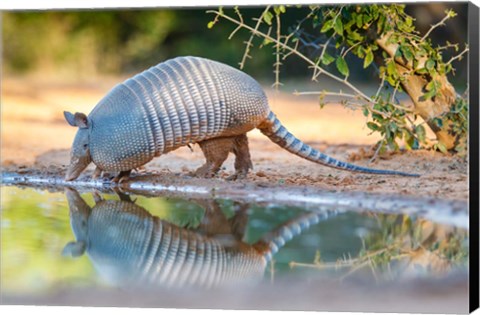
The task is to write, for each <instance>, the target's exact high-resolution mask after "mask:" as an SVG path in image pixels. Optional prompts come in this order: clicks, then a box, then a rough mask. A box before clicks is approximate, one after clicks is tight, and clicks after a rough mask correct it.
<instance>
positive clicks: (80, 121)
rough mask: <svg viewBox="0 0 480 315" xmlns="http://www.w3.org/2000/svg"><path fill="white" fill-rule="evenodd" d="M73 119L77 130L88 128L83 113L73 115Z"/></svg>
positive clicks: (86, 119)
mask: <svg viewBox="0 0 480 315" xmlns="http://www.w3.org/2000/svg"><path fill="white" fill-rule="evenodd" d="M74 117H75V123H76V125H77V126H78V128H82V129H84V128H88V118H87V116H86V115H85V114H84V113H75V116H74Z"/></svg>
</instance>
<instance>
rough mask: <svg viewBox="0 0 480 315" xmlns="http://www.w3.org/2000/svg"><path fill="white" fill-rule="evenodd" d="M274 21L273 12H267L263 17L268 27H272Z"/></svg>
mask: <svg viewBox="0 0 480 315" xmlns="http://www.w3.org/2000/svg"><path fill="white" fill-rule="evenodd" d="M272 19H273V14H272V12H270V11H267V12H265V14H264V15H263V20H264V21H265V23H267V24H268V25H272Z"/></svg>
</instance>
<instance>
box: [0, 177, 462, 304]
mask: <svg viewBox="0 0 480 315" xmlns="http://www.w3.org/2000/svg"><path fill="white" fill-rule="evenodd" d="M1 194H2V196H1V197H2V200H1V202H2V210H1V211H2V212H1V214H2V220H1V286H2V292H1V295H2V298H3V301H4V302H7V303H8V302H9V301H10V303H23V304H29V303H41V304H74V305H76V304H84V303H87V304H89V303H91V304H92V305H97V304H99V305H102V303H101V301H100V302H99V301H95V298H96V295H95V294H91V293H92V292H97V291H98V292H102V294H103V295H101V294H99V295H98V296H105V292H107V293H108V294H107V296H108V302H105V304H113V305H115V304H119V305H124V304H122V303H121V302H122V300H121V299H122V297H124V296H125V292H128V296H129V297H130V298H132V299H133V302H131V303H130V304H128V305H133V306H144V305H142V302H141V301H142V296H141V295H142V294H143V293H141V294H140V296H139V298H138V299H134V298H133V297H134V296H135V295H134V294H133V293H132V294H131V292H135V293H136V294H139V292H147V293H148V294H151V293H152V292H167V291H162V290H165V289H168V290H169V291H168V292H169V293H171V292H191V291H188V290H196V291H195V292H204V291H208V290H217V291H215V292H217V293H218V292H222V291H218V290H227V291H223V292H228V290H231V289H232V288H234V289H235V292H236V293H237V294H239V292H244V294H251V293H252V292H255V288H264V286H265V285H267V286H268V288H269V290H271V291H275V288H276V287H280V286H283V287H286V288H287V289H288V287H290V289H291V288H294V287H298V288H299V289H300V288H302V286H304V285H307V286H308V291H309V292H310V293H312V292H315V290H317V289H318V292H319V294H320V292H322V290H325V285H327V287H328V286H329V285H331V286H332V287H334V286H337V285H339V286H340V287H341V286H342V284H344V283H347V284H348V283H356V284H357V286H358V287H361V288H362V290H363V289H366V290H370V289H375V288H377V289H378V288H380V291H381V290H382V289H381V288H383V287H385V286H386V285H390V286H392V284H396V283H405V282H407V283H408V281H418V280H419V279H420V280H425V279H427V280H432V279H434V280H435V281H437V280H438V279H440V280H438V281H443V280H442V279H448V280H445V281H444V282H443V284H444V285H445V283H446V284H448V283H450V282H451V279H452V276H451V275H452V274H453V275H456V274H461V275H463V273H464V272H466V271H467V270H468V232H467V231H465V230H462V229H458V228H455V227H450V226H444V225H438V224H434V223H432V222H429V221H426V220H422V219H419V218H415V217H408V216H405V215H398V216H395V215H382V214H378V213H377V214H373V213H363V214H361V213H357V212H348V211H343V212H338V211H336V210H335V209H318V210H317V211H305V210H304V209H301V208H294V207H287V206H282V205H271V204H269V205H258V204H243V203H238V202H234V201H232V200H204V199H203V200H201V199H198V200H183V199H179V198H170V197H144V196H139V195H125V194H119V195H117V194H113V193H112V194H100V193H96V192H81V193H79V192H77V191H75V190H73V189H66V190H65V191H64V192H48V191H47V190H36V189H32V188H19V187H14V186H3V187H2V188H1ZM453 278H454V279H456V278H455V277H453ZM457 278H458V277H457ZM462 281H463V278H462ZM317 283H318V284H319V285H317ZM358 283H360V285H358ZM454 283H455V285H457V282H455V281H454ZM320 284H322V285H323V288H322V287H321V285H320ZM155 290H158V291H155ZM172 290H173V291H172ZM175 290H177V291H175ZM182 290H183V291H182ZM85 291H88V292H90V295H85V294H83V295H79V294H77V292H85ZM69 292H71V294H69ZM262 292H264V290H263V289H262ZM117 293H118V295H117ZM147 293H145V294H147ZM314 295H315V294H314ZM216 296H217V297H219V296H221V295H216ZM170 300H171V299H170ZM264 300H265V299H264ZM135 301H137V302H135ZM156 301H157V302H158V303H157V304H155V303H154V305H155V306H171V305H172V304H169V303H163V302H162V299H160V298H159V299H157V300H156ZM225 301H226V300H225ZM225 301H224V302H225ZM248 301H252V299H245V301H244V302H242V304H241V305H240V308H272V306H271V305H270V304H268V303H266V304H265V305H259V304H258V303H252V304H249V302H248ZM95 302H99V303H95ZM123 302H124V301H123ZM284 302H285V301H284ZM162 303H163V304H162ZM172 303H173V302H172ZM178 303H180V304H175V303H174V305H184V306H185V307H189V305H190V304H189V303H187V302H186V301H185V302H181V301H180V302H178ZM182 303H184V304H182ZM225 303H226V304H221V303H220V304H215V303H213V302H211V303H210V304H209V303H208V302H207V303H205V304H204V305H205V306H210V305H211V306H212V307H215V306H216V305H220V306H223V307H225V306H226V307H229V306H232V307H233V308H236V307H237V308H238V305H237V304H235V303H233V304H228V303H227V302H225ZM269 303H270V302H269ZM146 304H148V305H151V303H146ZM380 304H381V303H380ZM195 305H199V304H193V306H195ZM202 305H203V304H202ZM280 305H281V303H280ZM302 305H305V304H302ZM145 306H146V305H145ZM287 308H288V307H287ZM294 309H295V307H294ZM305 309H319V310H321V309H325V308H322V307H321V306H320V303H319V305H318V306H315V305H313V306H308V307H307V306H306V307H305ZM347 309H348V308H347ZM340 310H342V309H340ZM343 310H345V308H343ZM407 310H408V309H407Z"/></svg>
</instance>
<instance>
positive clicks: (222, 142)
mask: <svg viewBox="0 0 480 315" xmlns="http://www.w3.org/2000/svg"><path fill="white" fill-rule="evenodd" d="M234 140H235V137H226V138H215V139H209V140H205V141H202V142H199V143H198V144H199V145H200V148H201V149H202V152H203V154H204V155H205V159H206V160H207V161H206V163H205V164H204V165H202V166H201V167H199V168H198V169H197V170H196V171H195V173H194V175H195V176H197V177H205V178H210V177H213V176H215V175H216V174H217V172H218V171H219V170H220V167H221V166H222V164H223V162H225V160H226V159H227V157H228V153H229V152H231V151H232V150H233V143H234Z"/></svg>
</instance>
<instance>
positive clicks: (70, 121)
mask: <svg viewBox="0 0 480 315" xmlns="http://www.w3.org/2000/svg"><path fill="white" fill-rule="evenodd" d="M63 116H65V120H66V121H67V122H68V124H69V125H70V126H72V127H76V126H77V124H75V116H74V115H73V114H72V113H70V112H67V111H64V112H63Z"/></svg>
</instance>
